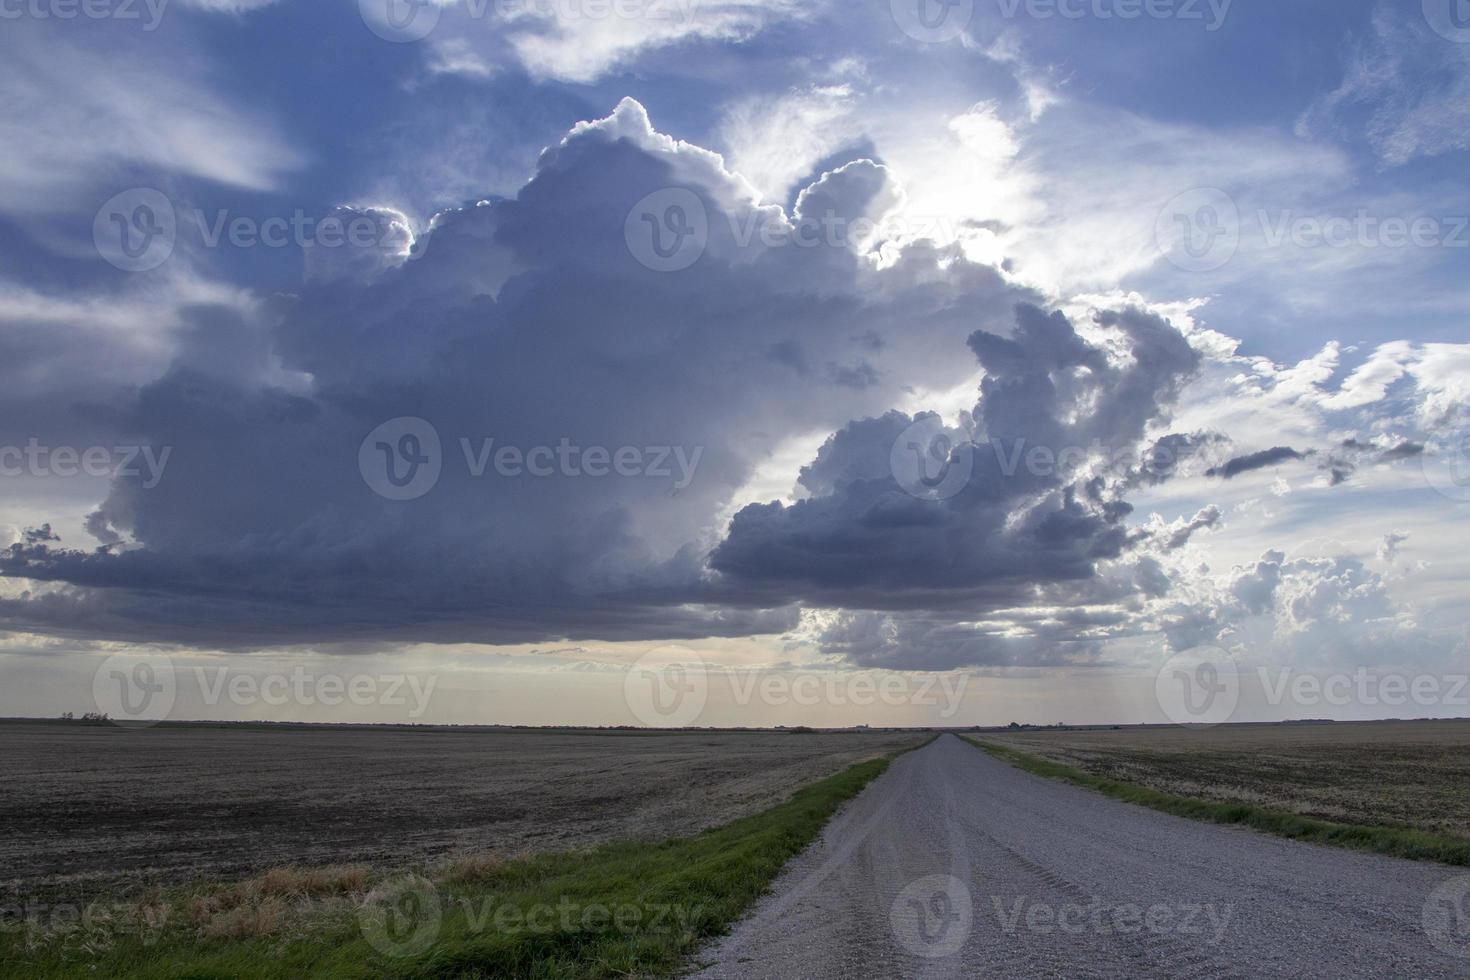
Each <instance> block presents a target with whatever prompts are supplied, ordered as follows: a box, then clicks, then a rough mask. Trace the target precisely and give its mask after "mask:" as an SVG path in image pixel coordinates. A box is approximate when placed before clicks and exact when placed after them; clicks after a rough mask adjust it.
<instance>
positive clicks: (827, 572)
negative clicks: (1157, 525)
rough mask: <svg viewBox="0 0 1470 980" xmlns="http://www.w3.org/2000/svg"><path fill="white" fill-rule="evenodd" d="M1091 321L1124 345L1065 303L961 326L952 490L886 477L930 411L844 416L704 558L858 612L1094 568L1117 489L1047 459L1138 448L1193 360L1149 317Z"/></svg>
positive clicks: (754, 588) (1111, 531)
mask: <svg viewBox="0 0 1470 980" xmlns="http://www.w3.org/2000/svg"><path fill="white" fill-rule="evenodd" d="M1096 326H1097V327H1099V328H1101V329H1103V330H1105V331H1107V332H1109V333H1110V334H1112V335H1113V336H1114V337H1115V338H1116V340H1117V341H1118V343H1119V344H1120V345H1122V346H1123V347H1124V348H1125V349H1126V351H1127V354H1126V355H1124V356H1116V355H1111V356H1110V354H1109V353H1108V352H1107V351H1105V350H1104V349H1103V348H1102V347H1100V346H1094V345H1093V344H1092V343H1089V342H1088V341H1087V340H1085V339H1083V337H1082V336H1081V335H1079V334H1078V333H1077V331H1076V330H1075V329H1074V328H1073V326H1072V324H1071V323H1070V322H1068V320H1067V318H1066V317H1064V316H1063V315H1061V314H1060V313H1051V314H1048V313H1046V312H1044V311H1043V310H1041V309H1039V308H1037V307H1035V306H1031V305H1025V304H1023V305H1021V306H1019V307H1018V308H1017V310H1016V314H1015V325H1014V327H1012V328H1011V329H1010V330H1009V331H1007V335H1003V334H1002V333H1000V332H990V331H985V330H980V331H976V332H975V333H973V334H972V335H971V336H970V339H969V344H970V347H971V349H972V350H973V351H974V352H975V354H976V356H977V358H978V359H979V361H980V364H981V366H982V367H983V368H984V370H985V376H984V379H983V380H982V382H981V386H980V400H979V402H978V403H977V404H976V406H975V409H974V411H973V413H972V418H973V423H974V432H973V433H972V435H971V437H970V440H969V441H966V440H965V437H964V436H963V435H961V434H959V433H956V434H955V435H954V439H956V440H958V441H957V442H955V443H954V448H953V449H952V450H951V451H950V452H949V454H948V455H947V457H946V458H945V459H944V460H941V461H940V462H943V463H944V464H945V467H946V470H945V472H947V473H954V472H958V471H961V470H962V471H963V482H962V485H956V486H954V487H953V488H952V492H949V493H945V494H944V495H942V496H939V497H937V498H935V499H927V498H926V497H924V496H922V495H920V496H915V495H914V494H913V493H911V492H908V490H906V489H905V487H904V486H902V485H901V484H900V481H899V478H898V477H897V476H896V475H895V470H894V461H893V460H894V454H895V452H899V453H901V452H903V448H904V447H903V446H902V441H903V440H904V439H905V438H908V434H909V433H911V432H912V431H914V427H915V426H916V425H923V424H925V423H934V422H935V420H934V419H933V417H932V416H927V417H926V416H919V417H910V416H908V415H905V414H903V413H900V412H889V413H887V414H885V415H883V416H880V417H877V418H868V419H863V420H860V421H857V422H852V423H850V424H848V425H847V426H845V427H844V428H843V429H841V430H840V431H838V432H837V433H836V434H835V435H834V436H833V437H832V438H831V439H829V440H828V441H827V443H826V444H825V445H823V446H822V448H821V450H820V451H819V452H818V454H817V458H816V459H815V460H814V461H813V462H812V463H811V464H810V465H809V466H808V467H806V468H805V469H804V470H803V471H802V474H801V481H800V482H801V485H802V488H803V489H804V490H806V491H807V492H808V493H809V494H810V496H808V497H807V499H804V500H800V501H797V502H796V503H794V504H792V505H789V506H788V505H785V504H782V503H780V502H774V503H766V504H753V505H751V506H749V507H746V508H745V509H744V510H742V511H741V512H740V513H738V514H737V515H736V516H735V518H734V520H733V521H732V523H731V526H730V533H729V534H728V536H727V537H726V538H725V540H724V541H722V542H720V544H719V546H718V547H717V548H716V549H715V550H714V552H713V554H712V555H711V559H710V565H711V567H712V568H713V569H715V570H716V571H717V572H719V573H721V575H722V576H723V577H724V579H725V580H726V581H727V582H728V583H730V584H731V585H732V587H735V588H740V589H746V590H749V591H750V592H752V593H753V594H756V595H760V594H771V595H781V596H786V597H797V598H800V599H802V600H804V601H807V602H810V603H813V604H817V605H827V606H838V607H848V608H851V607H861V608H867V609H885V608H886V609H903V608H916V607H926V608H934V607H936V606H940V605H949V606H965V607H967V608H980V609H984V608H987V607H994V606H996V605H998V604H1009V603H1015V602H1019V601H1021V599H1022V598H1023V597H1024V596H1025V595H1027V594H1028V593H1029V592H1030V591H1031V590H1033V589H1034V587H1035V586H1036V585H1037V584H1038V583H1046V582H1060V581H1067V580H1082V579H1087V578H1089V577H1091V576H1092V574H1093V571H1094V568H1095V566H1096V564H1097V563H1098V562H1099V561H1102V560H1106V559H1111V558H1116V557H1118V556H1119V555H1120V554H1121V553H1122V552H1123V550H1124V549H1125V547H1126V546H1127V543H1128V536H1127V533H1126V531H1125V529H1124V527H1123V526H1122V519H1123V518H1124V517H1125V516H1126V515H1127V514H1128V512H1129V510H1130V508H1129V507H1128V506H1127V505H1126V503H1125V502H1123V501H1121V500H1120V499H1118V498H1117V496H1116V495H1115V493H1116V492H1117V491H1118V489H1119V487H1111V488H1110V487H1109V486H1108V485H1107V483H1106V481H1101V482H1099V481H1096V480H1091V479H1084V474H1083V467H1082V466H1081V465H1080V462H1079V463H1077V464H1074V468H1072V469H1069V468H1068V466H1067V464H1065V463H1061V462H1058V463H1057V465H1052V464H1051V463H1050V462H1048V461H1061V460H1065V459H1067V458H1068V451H1069V450H1071V451H1073V452H1074V453H1075V455H1074V456H1073V457H1072V458H1073V459H1075V460H1078V461H1081V460H1084V459H1086V458H1088V457H1089V454H1095V453H1096V452H1097V451H1098V450H1099V449H1100V450H1101V451H1102V452H1103V453H1104V454H1116V453H1117V452H1118V451H1120V450H1125V449H1126V450H1136V448H1137V447H1138V446H1139V444H1140V442H1141V441H1142V440H1143V438H1144V434H1145V431H1146V429H1147V428H1148V426H1149V425H1150V424H1151V423H1155V422H1157V421H1158V420H1160V419H1161V418H1162V417H1163V416H1164V415H1165V414H1166V412H1167V408H1168V406H1169V405H1170V404H1171V403H1172V402H1173V400H1174V399H1175V397H1176V396H1177V394H1178V391H1179V387H1180V385H1181V384H1182V383H1183V381H1184V380H1185V379H1186V378H1188V377H1189V376H1190V375H1191V374H1192V373H1193V371H1194V370H1195V369H1196V367H1197V366H1198V355H1196V354H1195V352H1194V351H1193V350H1192V349H1191V348H1190V347H1189V345H1188V344H1187V343H1186V342H1185V340H1184V338H1183V337H1182V336H1181V335H1180V333H1179V332H1178V331H1177V330H1176V329H1174V328H1173V327H1172V326H1170V325H1169V324H1168V323H1166V322H1165V321H1163V320H1161V319H1159V318H1158V317H1155V316H1152V315H1149V314H1146V313H1142V312H1140V311H1137V310H1128V311H1124V312H1122V313H1107V314H1102V315H1100V316H1099V317H1098V319H1097V323H1096ZM947 438H948V436H947ZM1037 449H1040V450H1042V451H1043V453H1042V454H1041V455H1040V456H1032V455H1030V453H1031V452H1032V451H1033V450H1037ZM1038 460H1039V461H1040V462H1041V463H1042V464H1044V465H1035V463H1036V461H1038ZM1126 485H1127V483H1126V482H1124V483H1122V484H1120V487H1126ZM909 489H913V488H909Z"/></svg>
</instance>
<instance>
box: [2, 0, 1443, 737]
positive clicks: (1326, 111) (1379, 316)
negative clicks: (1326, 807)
mask: <svg viewBox="0 0 1470 980" xmlns="http://www.w3.org/2000/svg"><path fill="white" fill-rule="evenodd" d="M0 88H3V91H4V92H5V93H6V96H7V97H6V98H5V99H3V100H0V716H10V715H25V716H55V715H60V714H61V713H63V712H68V711H69V712H74V713H75V714H76V715H78V716H80V715H82V714H84V713H88V712H103V713H106V714H108V715H109V716H110V717H111V718H112V719H113V720H117V721H122V722H125V723H129V724H132V725H135V726H146V725H147V724H149V723H151V722H154V721H156V720H158V719H161V718H173V719H193V718H218V719H272V720H306V721H372V722H414V723H464V724H589V725H620V724H631V725H685V724H688V725H749V726H767V725H778V724H781V725H799V724H809V725H855V724H868V725H873V726H881V725H910V724H954V725H972V724H987V725H988V724H1005V723H1008V722H1011V721H1019V722H1031V723H1053V722H1059V721H1060V722H1070V723H1123V722H1177V723H1218V722H1222V721H1249V720H1278V719H1290V718H1340V719H1350V718H1375V717H1450V716H1470V686H1467V683H1466V671H1467V670H1470V667H1467V663H1470V658H1467V653H1470V649H1467V641H1470V636H1467V613H1470V593H1467V590H1466V589H1465V588H1464V586H1463V584H1462V583H1463V582H1464V581H1465V579H1466V575H1467V572H1470V547H1467V545H1470V529H1467V524H1466V517H1467V514H1470V415H1467V413H1466V410H1465V402H1466V398H1467V395H1470V331H1467V327H1470V324H1467V320H1466V315H1467V314H1466V310H1467V307H1470V275H1467V273H1470V182H1467V181H1466V180H1465V177H1464V175H1465V173H1466V164H1467V162H1470V5H1467V4H1466V2H1465V0H1422V2H1420V0H1399V2H1394V3H1389V2H1375V0H1295V2H1292V3H1266V2H1261V0H891V2H890V0H884V2H872V3H869V2H863V3H835V2H801V3H798V2H791V0H360V2H359V0H312V2H309V3H308V2H305V0H0Z"/></svg>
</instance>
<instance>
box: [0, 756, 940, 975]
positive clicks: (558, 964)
mask: <svg viewBox="0 0 1470 980" xmlns="http://www.w3.org/2000/svg"><path fill="white" fill-rule="evenodd" d="M930 741H933V738H930V739H928V740H926V741H924V742H923V743H920V744H917V745H915V746H914V747H913V748H910V749H906V750H904V751H914V749H917V748H921V747H922V746H923V745H927V744H929V742H930ZM902 754H903V752H899V753H895V754H894V755H890V756H888V757H886V758H882V759H874V760H871V761H868V762H863V763H859V764H857V765H854V766H852V767H850V768H848V769H845V770H843V771H842V772H839V773H837V774H836V775H833V776H830V777H828V778H826V779H822V780H820V781H818V782H816V783H813V784H811V785H809V786H807V787H805V788H802V789H800V790H797V791H796V792H795V793H794V794H792V796H791V797H790V798H789V799H787V800H786V801H785V802H784V803H781V804H779V805H777V806H775V807H772V808H771V809H769V810H766V811H764V812H761V813H758V814H755V815H753V816H750V817H745V818H742V819H739V820H735V821H732V822H731V823H728V824H725V825H723V826H720V827H715V828H712V829H710V830H707V831H704V832H703V833H700V834H696V835H694V836H691V837H682V838H676V839H673V840H667V841H663V842H659V843H641V842H619V843H612V844H606V845H602V846H599V847H596V848H592V849H590V850H587V851H581V852H570V853H560V854H544V855H535V856H531V857H527V858H524V859H519V860H514V861H508V862H506V863H504V864H501V865H499V866H497V867H493V868H491V869H489V870H488V871H486V872H485V873H483V874H482V875H480V876H478V877H476V879H475V880H474V881H473V882H470V883H459V884H453V883H445V882H444V881H443V880H442V876H441V880H439V881H438V882H434V883H431V882H429V880H428V879H427V878H419V879H417V881H419V882H420V883H421V885H422V887H423V889H424V891H422V892H419V893H418V897H419V899H423V898H424V897H425V896H427V898H428V902H429V904H430V905H432V906H434V907H437V908H438V909H439V910H440V914H439V917H438V923H437V925H436V926H434V927H433V929H432V936H431V942H424V943H422V944H418V945H415V944H413V943H411V942H407V940H409V939H411V938H412V936H413V927H414V926H415V925H416V924H420V923H422V922H423V921H426V919H425V917H424V916H423V915H422V914H406V917H405V918H402V919H392V918H391V917H385V918H384V919H382V920H381V921H384V922H387V923H389V924H390V928H391V926H392V925H393V924H396V925H397V926H398V928H397V929H395V930H393V931H391V932H390V933H387V934H388V935H390V936H391V938H392V940H393V941H394V942H398V941H399V940H405V946H406V949H400V948H391V949H390V950H389V951H388V952H386V953H385V952H384V948H383V947H384V944H383V943H382V941H381V936H382V935H383V934H384V933H375V934H376V935H378V936H379V937H380V939H379V942H378V943H377V944H376V945H375V944H374V943H373V942H370V941H369V939H368V933H369V932H373V930H372V929H371V928H368V929H365V928H364V925H363V912H362V910H361V907H360V906H359V905H358V903H357V902H355V901H348V900H346V899H342V900H339V901H338V902H337V903H336V905H335V907H334V906H333V905H331V904H330V903H323V904H322V906H321V909H320V910H319V911H316V912H313V911H311V910H310V908H308V909H306V910H303V909H301V908H299V907H293V908H292V909H291V910H289V911H288V913H287V916H286V918H285V919H284V920H283V923H284V924H283V925H282V926H281V927H279V928H275V929H271V930H267V931H264V933H263V934H261V935H248V934H247V935H244V936H242V937H239V938H207V937H205V936H203V935H202V932H201V929H200V928H199V926H198V925H196V924H195V923H194V922H191V921H190V920H189V918H188V916H187V914H186V910H187V909H188V908H189V904H190V902H191V901H197V900H198V899H199V898H200V896H203V895H208V894H209V893H210V889H209V888H208V887H204V888H200V887H196V888H193V889H176V890H174V891H173V892H171V893H169V894H168V895H167V896H166V897H165V899H164V902H165V903H166V908H167V909H168V915H167V916H166V917H165V924H164V925H163V926H162V927H161V928H157V929H151V930H136V929H122V928H111V929H103V930H102V931H101V932H100V933H98V932H89V931H87V930H81V929H78V930H73V931H63V934H60V935H59V936H54V937H50V938H45V939H44V940H43V941H40V942H37V941H36V938H37V937H36V936H35V935H34V934H33V931H32V930H30V929H28V928H27V927H26V926H25V925H24V923H23V922H21V923H20V925H21V927H20V928H16V925H17V924H18V921H17V919H16V917H15V916H14V915H12V917H11V918H10V919H9V920H6V922H7V923H8V926H9V927H8V928H0V976H4V977H27V978H48V977H55V978H61V977H78V976H93V977H97V976H106V977H134V978H146V980H224V978H232V980H233V978H246V980H248V978H287V977H289V978H297V977H331V978H334V980H335V978H369V977H371V978H377V977H387V978H397V980H410V978H415V980H425V978H491V977H495V978H503V977H529V978H593V977H666V976H672V975H673V974H675V973H676V972H678V971H679V970H680V969H681V968H683V967H684V966H685V965H686V963H687V960H688V957H689V955H690V954H691V953H693V952H694V951H695V950H697V949H698V948H699V947H700V946H701V945H703V944H704V943H705V942H706V941H707V940H709V939H710V938H712V937H714V936H717V935H720V934H722V933H724V932H726V931H727V930H728V929H729V927H730V926H731V925H732V924H733V923H734V922H735V921H736V920H738V919H739V918H740V917H741V916H742V915H743V914H744V913H745V911H746V910H747V909H748V908H749V907H750V906H751V905H752V904H753V903H754V902H755V901H756V900H757V899H758V898H760V897H761V895H762V894H764V893H765V892H766V890H767V889H768V887H769V885H770V883H771V881H772V879H774V878H775V876H776V875H777V874H778V873H779V872H780V871H781V868H782V867H783V866H784V865H785V864H786V862H787V861H788V860H789V859H790V858H792V857H794V856H795V855H796V854H798V853H799V852H800V851H802V850H803V849H804V848H805V847H806V846H807V845H808V844H810V843H811V842H812V841H813V840H814V839H815V838H816V837H817V835H818V834H819V833H820V832H821V830H822V827H823V826H825V825H826V823H827V821H828V820H829V819H830V818H831V817H832V815H833V813H834V812H835V811H836V810H837V808H838V807H839V806H841V805H842V804H843V803H844V802H845V801H847V800H849V799H851V798H852V797H854V796H856V795H857V794H858V793H859V792H860V791H861V790H862V789H863V788H864V787H865V786H867V784H868V783H869V782H871V781H872V780H873V779H875V778H877V777H878V776H879V775H881V774H882V773H883V772H884V771H885V770H886V769H887V768H888V765H889V762H890V761H891V760H892V759H894V758H896V757H897V756H898V755H902ZM407 880H410V879H407V878H387V879H383V880H380V881H377V882H376V883H375V884H376V885H377V886H378V887H380V888H385V889H386V888H387V887H388V885H389V884H391V883H393V882H395V881H397V882H404V881H407ZM214 887H215V888H216V889H220V888H225V887H227V886H214ZM388 893H389V894H393V892H391V891H390V892H388ZM409 897H410V899H411V898H412V896H411V895H410V896H409ZM394 907H395V908H397V907H398V906H396V905H395V906H394ZM424 907H425V906H424V904H423V903H422V901H420V903H419V904H418V905H416V906H409V908H410V912H412V909H418V910H420V911H421V910H422V909H423V908H424ZM404 923H407V925H406V926H405V925H404Z"/></svg>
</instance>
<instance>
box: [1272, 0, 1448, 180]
mask: <svg viewBox="0 0 1470 980" xmlns="http://www.w3.org/2000/svg"><path fill="white" fill-rule="evenodd" d="M1426 9H1427V7H1426ZM1417 13H1418V12H1417V11H1415V13H1414V14H1409V15H1407V16H1406V15H1405V12H1404V10H1403V8H1401V7H1398V6H1396V5H1393V4H1388V3H1383V4H1380V5H1379V6H1378V7H1377V8H1376V9H1375V10H1374V13H1373V18H1372V29H1371V33H1370V34H1368V35H1367V36H1365V37H1360V38H1357V39H1355V40H1354V43H1353V44H1352V47H1351V49H1350V50H1349V53H1348V54H1347V56H1346V59H1345V63H1344V65H1343V79H1342V83H1341V84H1340V85H1339V86H1338V87H1337V88H1336V89H1335V90H1333V91H1332V92H1330V93H1328V94H1327V95H1325V96H1323V97H1322V98H1321V99H1319V100H1317V101H1316V102H1315V103H1314V104H1313V105H1312V106H1311V107H1310V108H1309V109H1308V110H1307V111H1306V112H1305V113H1304V114H1303V115H1302V117H1301V119H1300V120H1299V122H1298V123H1297V131H1298V133H1299V134H1300V135H1303V136H1311V135H1318V134H1323V133H1325V134H1330V135H1335V136H1342V137H1354V138H1358V139H1362V140H1365V141H1366V142H1367V143H1368V144H1369V145H1370V146H1371V147H1372V148H1373V150H1374V152H1375V153H1377V155H1378V157H1379V159H1380V161H1381V162H1382V163H1383V164H1384V165H1386V166H1399V165H1402V164H1405V163H1408V162H1410V161H1411V160H1414V159H1417V158H1419V157H1432V156H1439V155H1441V154H1444V153H1449V152H1452V151H1454V150H1462V149H1465V148H1466V147H1467V146H1470V48H1467V47H1466V46H1465V45H1463V44H1452V43H1446V41H1445V39H1444V38H1443V37H1440V36H1439V35H1437V34H1435V33H1434V32H1433V31H1431V29H1430V25H1429V23H1428V21H1427V19H1423V18H1420V17H1418V16H1417Z"/></svg>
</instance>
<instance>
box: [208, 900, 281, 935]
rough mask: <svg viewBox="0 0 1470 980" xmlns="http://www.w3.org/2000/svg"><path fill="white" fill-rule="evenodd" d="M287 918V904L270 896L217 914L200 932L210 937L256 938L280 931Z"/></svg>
mask: <svg viewBox="0 0 1470 980" xmlns="http://www.w3.org/2000/svg"><path fill="white" fill-rule="evenodd" d="M285 918H286V907H285V905H284V904H283V903H282V902H281V901H280V900H279V899H275V898H268V899H265V900H264V901H261V902H256V903H254V904H250V905H238V906H236V907H235V908H232V909H230V910H229V911H227V912H222V913H220V914H218V915H215V916H214V917H213V918H211V919H210V920H209V921H208V922H206V923H205V924H204V925H203V926H202V927H201V929H200V933H201V934H202V935H204V936H206V937H208V938H210V939H254V938H257V937H260V936H270V935H273V934H275V933H276V932H278V931H280V928H281V926H282V924H283V923H284V921H285Z"/></svg>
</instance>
